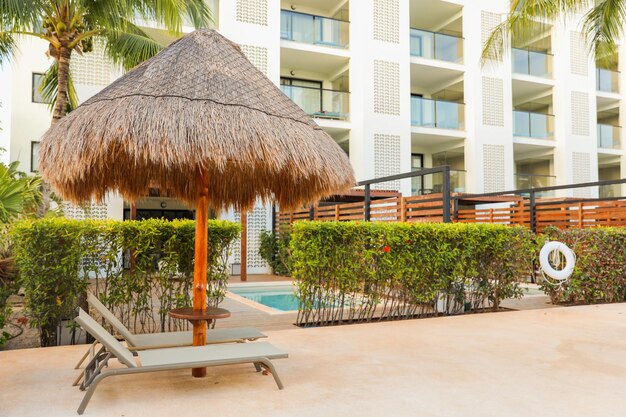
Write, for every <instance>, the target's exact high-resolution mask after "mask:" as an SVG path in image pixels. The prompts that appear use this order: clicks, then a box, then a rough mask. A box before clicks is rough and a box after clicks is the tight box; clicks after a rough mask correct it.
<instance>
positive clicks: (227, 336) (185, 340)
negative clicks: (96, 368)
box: [76, 293, 267, 369]
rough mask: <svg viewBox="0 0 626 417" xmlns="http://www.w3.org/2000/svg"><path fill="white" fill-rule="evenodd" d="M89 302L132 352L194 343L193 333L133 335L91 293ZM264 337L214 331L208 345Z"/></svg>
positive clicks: (247, 330)
mask: <svg viewBox="0 0 626 417" xmlns="http://www.w3.org/2000/svg"><path fill="white" fill-rule="evenodd" d="M87 302H88V303H89V305H91V306H92V307H93V308H94V309H95V310H96V311H98V313H100V314H101V315H102V317H104V319H105V320H106V321H107V322H108V323H109V324H110V325H111V326H113V328H114V329H115V331H117V332H118V333H119V334H120V335H122V337H123V338H124V340H126V343H127V344H128V347H129V348H130V349H131V350H146V349H158V348H166V347H181V346H191V344H192V342H193V335H192V333H191V332H165V333H147V334H133V333H131V332H130V330H128V328H127V327H126V326H124V324H122V322H121V321H119V320H118V319H117V317H115V315H114V314H113V313H112V312H111V311H110V310H109V309H108V308H106V306H105V305H104V304H102V303H101V302H100V300H98V298H97V297H96V296H95V295H93V294H91V293H89V294H88V295H87ZM264 337H267V336H266V335H264V334H263V333H261V332H259V331H258V330H257V329H255V328H254V327H235V328H231V329H228V328H226V329H212V330H210V331H208V332H207V335H206V343H207V345H210V344H214V343H230V342H245V341H254V340H257V339H261V338H264ZM93 352H94V346H92V347H90V348H89V350H88V351H87V352H85V354H84V355H83V357H82V358H81V359H80V361H79V362H78V364H76V369H78V368H79V367H80V365H81V364H82V363H83V361H84V360H85V359H87V357H88V356H89V354H90V353H91V354H92V355H93Z"/></svg>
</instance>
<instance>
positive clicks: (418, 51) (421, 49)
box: [411, 29, 463, 64]
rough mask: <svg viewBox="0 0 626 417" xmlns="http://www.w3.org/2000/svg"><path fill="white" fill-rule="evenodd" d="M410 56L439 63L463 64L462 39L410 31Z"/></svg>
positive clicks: (417, 30)
mask: <svg viewBox="0 0 626 417" xmlns="http://www.w3.org/2000/svg"><path fill="white" fill-rule="evenodd" d="M411 55H413V56H419V57H422V58H428V59H438V60H440V61H448V62H455V63H457V64H461V63H462V62H463V38H459V37H457V36H452V35H445V34H443V33H437V32H429V31H427V30H422V29H411Z"/></svg>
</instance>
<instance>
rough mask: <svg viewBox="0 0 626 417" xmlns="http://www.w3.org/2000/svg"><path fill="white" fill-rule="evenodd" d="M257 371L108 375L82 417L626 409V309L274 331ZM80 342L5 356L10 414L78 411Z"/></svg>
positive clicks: (2, 412) (58, 415) (1, 363)
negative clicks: (267, 367)
mask: <svg viewBox="0 0 626 417" xmlns="http://www.w3.org/2000/svg"><path fill="white" fill-rule="evenodd" d="M267 333H268V335H269V341H270V342H271V343H273V344H275V345H276V346H279V347H281V348H283V349H285V350H287V351H288V352H289V354H290V358H289V359H285V360H278V361H276V362H275V364H276V367H277V369H278V372H279V374H280V376H281V377H282V379H283V382H284V383H285V387H286V388H285V390H283V391H279V390H278V389H277V388H276V386H275V384H274V382H273V380H272V378H271V376H262V375H260V374H257V373H255V372H254V368H253V367H252V366H226V367H221V368H209V371H208V376H207V378H205V379H193V378H191V377H190V375H189V371H186V370H185V371H173V372H164V373H159V374H151V375H133V376H121V377H117V378H116V377H113V378H110V379H108V380H105V381H104V382H103V383H102V384H101V385H100V387H99V388H98V390H97V391H96V393H95V395H94V397H93V398H92V400H91V403H90V404H89V407H88V408H87V410H86V411H85V414H84V415H85V416H94V417H95V416H98V417H105V416H106V417H111V416H124V417H143V416H146V417H148V416H149V417H178V416H185V417H186V416H192V415H193V416H207V417H208V416H220V417H228V416H233V417H234V416H237V417H239V416H272V417H279V416H280V417H282V416H285V417H286V416H298V417H309V416H310V417H313V416H346V417H348V416H372V417H374V416H375V417H381V416H419V417H422V416H551V417H552V416H568V417H570V416H585V417H589V416H624V415H625V414H626V411H625V410H626V304H611V305H597V306H582V307H567V308H553V309H546V310H528V311H514V312H501V313H486V314H477V315H467V316H456V317H445V318H434V319H422V320H408V321H397V322H387V323H375V324H358V325H350V326H341V327H326V328H312V329H299V328H294V329H290V330H279V331H271V332H267ZM84 349H85V348H84V346H78V347H77V346H72V347H58V348H47V349H28V350H15V351H5V352H0V416H2V417H31V416H33V417H35V416H36V417H40V416H49V417H64V416H74V415H76V414H75V410H76V408H77V406H78V403H79V402H80V399H81V398H82V393H81V392H80V391H79V390H78V389H77V388H75V387H71V382H72V380H73V378H74V377H75V376H76V372H77V371H75V370H73V369H72V368H73V365H74V363H75V362H76V360H77V358H78V357H79V356H80V355H81V353H82V352H83V351H84Z"/></svg>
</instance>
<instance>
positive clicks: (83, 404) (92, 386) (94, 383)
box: [76, 373, 110, 415]
mask: <svg viewBox="0 0 626 417" xmlns="http://www.w3.org/2000/svg"><path fill="white" fill-rule="evenodd" d="M109 375H110V374H108V373H105V374H100V375H98V376H97V377H95V378H94V379H93V381H91V384H89V388H87V392H85V396H84V397H83V400H82V401H81V402H80V405H79V406H78V410H76V412H77V413H78V414H80V415H82V414H83V413H84V412H85V408H87V404H89V400H91V396H92V395H93V393H94V392H95V391H96V387H97V386H98V384H99V383H100V381H102V380H103V379H104V378H106V377H107V376H109Z"/></svg>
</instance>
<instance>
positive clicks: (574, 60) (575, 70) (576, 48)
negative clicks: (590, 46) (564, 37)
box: [569, 31, 589, 76]
mask: <svg viewBox="0 0 626 417" xmlns="http://www.w3.org/2000/svg"><path fill="white" fill-rule="evenodd" d="M569 48H570V56H569V60H570V67H571V71H572V74H575V75H584V76H587V75H588V73H589V51H587V45H586V44H585V38H584V36H583V34H582V33H580V32H575V31H570V33H569Z"/></svg>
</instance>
